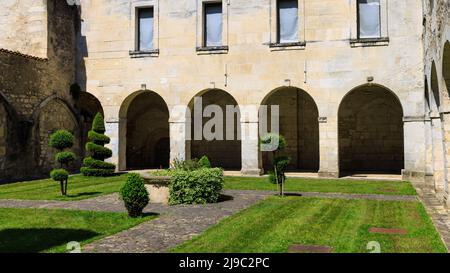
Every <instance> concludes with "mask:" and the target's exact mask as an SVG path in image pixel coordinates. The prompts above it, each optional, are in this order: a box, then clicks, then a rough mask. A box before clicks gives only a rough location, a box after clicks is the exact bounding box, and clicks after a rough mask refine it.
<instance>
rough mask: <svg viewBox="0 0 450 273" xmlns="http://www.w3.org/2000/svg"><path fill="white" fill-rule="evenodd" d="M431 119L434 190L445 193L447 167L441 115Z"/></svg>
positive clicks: (431, 116)
mask: <svg viewBox="0 0 450 273" xmlns="http://www.w3.org/2000/svg"><path fill="white" fill-rule="evenodd" d="M430 118H431V141H432V146H433V150H432V155H433V177H434V189H435V190H436V191H441V192H442V191H444V184H445V166H444V146H443V143H442V141H443V139H442V122H441V117H440V115H439V113H436V114H432V115H430Z"/></svg>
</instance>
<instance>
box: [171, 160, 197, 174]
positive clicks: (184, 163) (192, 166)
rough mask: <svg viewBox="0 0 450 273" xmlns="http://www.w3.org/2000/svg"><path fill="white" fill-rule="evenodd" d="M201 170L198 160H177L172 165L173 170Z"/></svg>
mask: <svg viewBox="0 0 450 273" xmlns="http://www.w3.org/2000/svg"><path fill="white" fill-rule="evenodd" d="M199 168H200V165H199V164H198V160H197V159H196V158H194V159H188V160H179V159H175V160H174V161H173V163H172V169H173V170H184V171H193V170H197V169H199Z"/></svg>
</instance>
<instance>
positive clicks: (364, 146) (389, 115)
mask: <svg viewBox="0 0 450 273" xmlns="http://www.w3.org/2000/svg"><path fill="white" fill-rule="evenodd" d="M338 127H339V128H338V136H339V167H340V172H341V173H342V174H346V173H358V172H375V173H378V172H380V173H396V174H400V173H401V170H402V169H403V168H404V133H403V108H402V105H401V103H400V100H399V99H398V97H397V96H396V95H395V94H394V93H393V92H392V91H390V90H389V89H387V88H385V87H383V86H381V85H376V84H368V85H362V86H359V87H357V88H355V89H353V90H351V91H350V92H349V93H348V94H347V95H346V96H345V97H344V98H343V100H342V102H341V104H340V106H339V113H338Z"/></svg>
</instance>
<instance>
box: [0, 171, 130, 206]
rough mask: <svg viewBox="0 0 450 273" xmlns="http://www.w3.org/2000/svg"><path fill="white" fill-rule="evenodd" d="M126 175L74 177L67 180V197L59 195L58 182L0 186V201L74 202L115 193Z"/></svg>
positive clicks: (32, 182) (45, 181)
mask: <svg viewBox="0 0 450 273" xmlns="http://www.w3.org/2000/svg"><path fill="white" fill-rule="evenodd" d="M126 177H127V175H120V176H112V177H85V176H82V175H74V176H71V177H70V178H69V184H68V186H67V187H68V190H67V193H68V196H66V197H64V196H62V195H61V192H60V186H59V182H55V181H53V180H52V179H43V180H36V181H30V182H20V183H13V184H7V185H0V199H21V200H60V201H75V200H82V199H87V198H92V197H96V196H100V195H106V194H110V193H115V192H118V191H119V190H120V188H121V187H122V185H123V184H124V183H125V181H126Z"/></svg>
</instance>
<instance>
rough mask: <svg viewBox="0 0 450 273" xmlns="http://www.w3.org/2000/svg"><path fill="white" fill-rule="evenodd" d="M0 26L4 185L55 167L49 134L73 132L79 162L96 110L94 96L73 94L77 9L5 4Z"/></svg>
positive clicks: (18, 0)
mask: <svg viewBox="0 0 450 273" xmlns="http://www.w3.org/2000/svg"><path fill="white" fill-rule="evenodd" d="M0 24H1V26H2V31H1V32H0V71H1V73H0V182H10V181H15V180H21V179H32V178H39V177H45V176H48V175H49V171H50V170H51V169H52V168H53V167H54V166H55V160H54V151H53V150H52V149H51V148H49V147H48V139H49V135H50V134H51V133H53V132H54V131H56V130H57V129H67V130H69V131H71V132H72V133H74V135H75V136H76V139H77V141H76V144H75V146H74V152H76V154H77V155H78V156H79V158H81V156H82V154H83V149H82V145H83V141H84V139H85V136H84V135H85V132H84V131H83V128H86V127H87V126H89V124H87V123H89V114H87V112H89V110H90V109H94V110H91V112H92V111H95V108H93V107H96V106H95V103H92V102H91V101H92V99H91V97H90V95H88V94H81V95H80V98H79V99H78V100H74V99H73V98H72V96H71V94H70V86H71V85H72V84H73V83H75V77H76V33H77V28H78V25H79V20H78V11H77V8H76V7H73V6H68V5H67V3H66V2H65V1H59V0H49V1H44V0H40V1H36V0H10V1H2V2H1V4H0ZM82 105H83V106H82ZM79 166H80V161H78V162H77V163H75V164H74V165H73V166H71V167H72V169H73V170H76V169H78V168H79Z"/></svg>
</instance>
